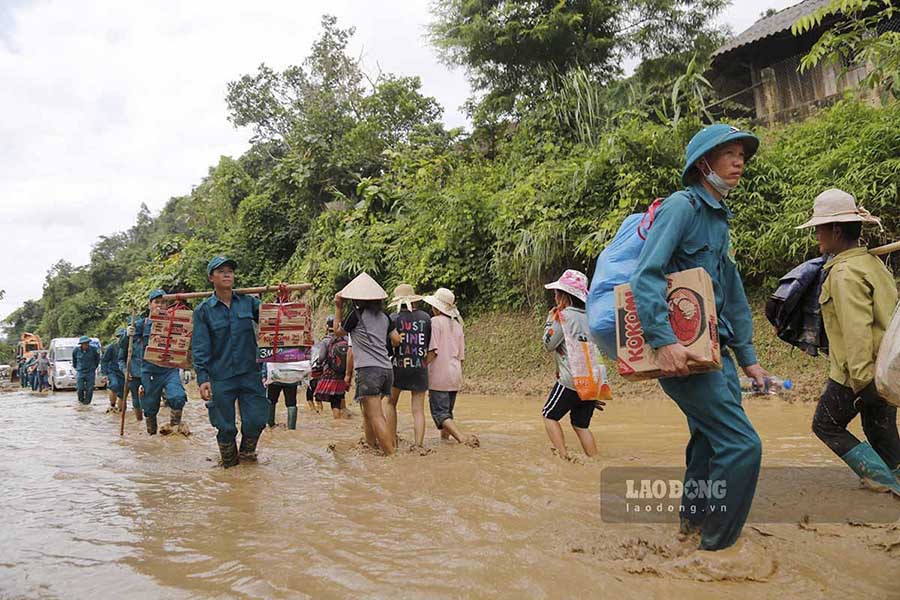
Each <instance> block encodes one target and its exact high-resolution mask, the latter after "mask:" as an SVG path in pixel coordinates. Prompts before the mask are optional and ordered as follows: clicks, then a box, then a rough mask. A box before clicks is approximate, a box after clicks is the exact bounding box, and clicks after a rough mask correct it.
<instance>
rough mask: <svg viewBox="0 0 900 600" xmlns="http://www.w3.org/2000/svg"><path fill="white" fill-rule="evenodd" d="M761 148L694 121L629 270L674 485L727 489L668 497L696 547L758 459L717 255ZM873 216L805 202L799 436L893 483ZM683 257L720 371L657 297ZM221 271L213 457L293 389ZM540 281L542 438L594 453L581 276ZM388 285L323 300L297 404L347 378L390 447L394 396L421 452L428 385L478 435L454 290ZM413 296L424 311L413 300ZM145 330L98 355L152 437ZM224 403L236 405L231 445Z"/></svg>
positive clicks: (175, 414)
mask: <svg viewBox="0 0 900 600" xmlns="http://www.w3.org/2000/svg"><path fill="white" fill-rule="evenodd" d="M758 148H759V140H758V139H757V138H756V137H755V136H754V135H753V134H751V133H748V132H745V131H741V130H740V129H738V128H735V127H731V126H729V125H725V124H716V125H712V126H710V127H707V128H706V129H704V130H702V131H701V132H699V133H698V134H697V135H696V136H695V137H694V138H693V139H692V140H691V142H690V143H689V145H688V147H687V149H686V152H685V166H684V169H683V171H682V174H681V175H682V182H683V184H684V186H685V187H684V189H683V190H681V191H678V192H675V193H674V194H672V195H671V196H669V197H668V198H666V199H665V200H664V201H663V202H662V205H661V206H660V208H659V209H658V211H657V212H656V216H655V222H654V225H653V227H652V229H650V230H649V232H648V234H647V239H646V243H645V245H644V247H643V250H642V251H641V254H640V258H639V260H638V265H637V268H636V269H635V270H634V272H633V274H632V276H631V279H630V284H631V288H632V290H633V293H634V298H635V303H636V307H637V311H638V314H639V316H640V322H641V324H642V327H643V331H644V335H645V338H646V341H647V343H648V344H649V345H650V346H651V347H652V348H654V350H655V352H656V358H657V361H658V363H659V366H660V368H661V370H662V372H663V377H662V378H661V379H660V385H661V387H662V389H663V391H664V392H665V393H666V394H667V395H668V396H669V397H670V398H672V400H674V401H675V403H676V404H677V405H678V407H679V408H680V409H681V411H682V412H683V413H684V414H685V416H686V418H687V425H688V430H689V436H690V437H689V441H688V443H687V447H686V450H685V455H686V463H687V468H686V472H685V482H686V483H687V482H689V481H694V482H698V481H715V482H724V489H725V490H727V491H726V493H725V497H724V498H723V499H721V500H717V502H719V503H720V504H722V505H723V506H721V507H720V508H719V509H718V510H708V508H709V506H708V502H709V500H708V499H706V498H704V497H702V496H697V497H695V498H683V499H682V505H683V506H682V510H681V515H682V519H681V533H682V534H683V535H685V536H691V535H697V536H698V538H699V547H700V548H701V549H704V550H720V549H723V548H727V547H729V546H731V545H733V544H734V543H735V541H736V540H737V539H738V537H739V535H740V533H741V530H742V528H743V525H744V523H745V521H746V519H747V515H748V513H749V511H750V508H751V504H752V501H753V497H754V494H755V490H756V484H757V479H758V476H759V472H760V464H761V459H762V443H761V441H760V437H759V435H757V432H756V430H755V429H754V427H753V425H752V423H751V422H750V419H749V418H748V417H747V414H746V413H745V411H744V407H743V405H742V395H741V385H740V381H739V377H738V369H739V368H740V369H741V370H742V371H743V372H744V373H745V374H746V375H747V376H748V377H750V378H752V379H754V380H756V381H757V382H758V384H759V385H760V386H761V387H763V386H765V379H766V378H767V377H768V374H767V373H766V371H765V369H763V367H762V366H760V364H759V361H758V360H757V356H756V351H755V349H754V344H753V322H752V318H751V312H750V306H749V303H748V301H747V297H746V294H745V292H744V287H743V284H742V281H741V276H740V274H739V272H738V267H737V264H736V262H735V259H734V256H733V254H732V252H731V241H730V234H729V221H730V219H731V217H732V213H731V210H730V208H729V207H728V205H727V203H726V198H727V196H728V194H729V192H730V191H732V190H733V189H734V188H735V187H737V185H738V184H739V182H740V179H741V177H742V175H743V173H744V167H745V164H746V162H747V161H748V160H750V159H751V158H752V156H753V155H754V154H755V153H756V151H757V149H758ZM877 222H878V221H877V219H875V218H874V217H872V216H871V215H870V214H869V213H868V212H866V211H865V210H864V209H861V208H858V207H857V205H856V202H855V200H854V198H853V197H852V196H851V195H849V194H847V193H845V192H842V191H840V190H828V191H826V192H824V193H823V194H821V195H820V196H819V197H818V198H816V199H815V201H814V203H813V218H812V219H811V220H810V221H809V222H807V223H805V224H802V225H800V226H799V227H815V231H816V237H817V239H818V242H819V247H820V250H821V252H822V253H823V254H827V255H829V256H830V260H829V261H828V262H827V264H826V266H825V269H826V273H827V277H826V279H825V283H824V285H823V287H822V291H821V296H820V298H819V300H820V304H821V307H822V315H823V318H824V326H825V330H826V332H827V335H828V338H829V341H830V350H831V351H830V354H829V373H828V381H827V384H826V386H825V391H824V392H823V394H822V397H821V399H820V400H819V403H818V407H817V409H816V413H815V418H814V420H813V431H814V432H815V434H816V435H817V436H818V437H819V438H821V439H822V440H823V441H824V442H825V443H826V444H827V445H828V447H829V448H831V449H832V450H833V451H834V452H835V453H836V454H837V455H838V456H840V457H841V458H842V459H843V460H844V461H845V462H846V463H847V464H848V465H849V466H850V468H851V469H853V471H854V472H855V473H857V474H858V475H859V476H860V478H862V479H863V480H864V481H865V482H867V483H868V484H869V485H870V486H871V487H873V488H874V489H878V490H881V491H885V490H887V491H891V492H893V493H894V494H895V495H897V496H900V483H898V476H900V437H898V432H897V423H896V408H894V407H893V406H891V405H889V404H887V403H886V402H885V401H884V400H883V399H882V398H881V397H880V396H879V393H878V390H877V389H876V388H875V383H874V365H875V360H876V354H877V351H878V347H879V343H880V341H881V338H882V337H883V335H884V332H885V329H886V328H887V326H888V322H889V321H890V318H891V314H892V312H893V310H894V307H895V306H896V304H897V289H896V285H895V282H894V279H893V276H892V275H891V274H890V273H889V272H888V270H887V268H886V267H885V265H884V264H883V263H882V262H881V261H880V260H879V259H877V258H875V257H872V256H870V255H869V254H868V252H867V250H866V248H865V246H863V245H862V243H861V242H860V239H861V226H862V225H863V224H865V223H877ZM696 267H702V268H703V269H705V270H706V272H707V273H708V274H709V276H710V277H711V278H712V282H713V286H714V289H715V304H716V310H717V316H718V335H719V341H720V344H721V348H722V368H721V370H717V371H713V372H705V373H692V372H691V370H690V364H691V362H692V361H693V360H695V359H697V358H699V357H696V356H694V355H693V354H692V353H691V351H690V350H688V349H687V348H685V347H684V346H682V345H681V344H679V343H678V342H677V340H676V337H675V335H674V334H673V331H672V328H671V325H670V322H669V308H668V304H667V299H666V298H667V281H666V276H667V275H668V274H671V273H675V272H679V271H684V270H687V269H691V268H696ZM236 268H237V264H236V263H235V261H233V260H231V259H229V258H227V257H224V256H217V257H215V258H213V259H212V260H211V261H210V262H209V264H208V266H207V276H208V279H209V281H210V283H211V284H212V286H213V288H214V291H213V294H212V295H211V296H210V297H209V298H208V299H206V300H205V301H204V302H203V303H202V304H200V305H199V306H198V307H197V308H196V309H195V310H194V313H193V325H194V328H193V340H192V352H193V368H194V371H195V372H196V376H197V382H198V384H199V388H200V395H201V397H202V399H203V400H204V402H205V403H206V408H207V410H208V412H209V421H210V423H211V424H212V425H213V427H215V428H216V430H217V440H218V446H219V449H220V454H221V458H222V464H223V466H225V467H231V466H234V465H237V464H238V463H239V462H240V461H242V460H252V459H255V456H256V450H257V444H258V442H259V438H260V435H261V434H262V432H263V430H264V429H265V427H266V425H267V424H268V425H270V426H274V424H275V419H274V416H275V403H276V402H277V399H278V397H279V395H281V394H283V395H284V396H285V402H286V405H287V407H288V425H289V427H291V428H294V427H295V426H296V411H297V408H296V386H294V389H293V392H291V390H290V389H285V388H290V387H291V386H290V385H287V386H285V385H276V384H274V383H271V382H267V383H269V386H270V389H269V394H268V397H267V394H266V390H265V389H264V380H265V379H266V371H265V370H263V372H262V377H261V372H260V366H259V364H258V363H257V356H258V352H257V338H256V333H255V329H254V322H258V321H259V308H260V300H259V299H258V298H256V297H253V296H248V295H242V294H238V293H235V292H234V291H233V289H234V272H235V269H236ZM547 287H548V288H549V289H552V290H553V291H554V295H555V296H554V297H555V303H556V306H555V307H554V309H553V310H552V311H551V313H550V315H549V316H548V320H547V324H546V326H545V329H544V335H543V343H544V347H545V348H546V349H547V350H548V351H551V352H553V353H554V356H555V357H556V362H557V379H556V382H555V384H554V386H553V389H552V390H551V392H550V395H549V396H548V398H547V401H546V403H545V405H544V407H543V410H542V414H543V417H544V422H545V425H546V429H547V433H548V436H549V438H550V440H551V442H552V443H553V446H554V447H555V448H556V450H557V451H558V452H559V453H560V454H561V455H562V456H566V455H567V451H566V448H565V440H564V436H563V432H562V429H561V428H560V426H559V421H560V420H561V419H562V418H563V417H564V416H565V415H566V414H569V415H570V419H571V423H572V426H573V427H574V429H575V432H576V434H577V436H578V439H579V441H580V442H581V445H582V448H583V449H584V451H585V453H586V454H588V455H595V454H597V447H596V442H595V440H594V437H593V435H592V434H591V432H590V430H589V429H588V427H589V425H590V420H591V416H592V414H593V411H594V410H595V409H602V407H603V403H602V402H599V401H592V402H585V401H584V400H583V399H582V398H579V396H578V395H577V394H576V393H575V390H574V387H575V386H574V384H573V381H572V376H571V373H570V372H569V369H568V357H567V356H566V344H564V343H562V342H563V336H564V335H566V333H567V331H566V328H569V329H571V331H569V332H568V333H569V334H572V335H580V336H588V335H589V331H588V327H587V323H586V319H585V316H584V313H585V303H586V300H587V297H588V280H587V277H586V276H585V275H584V274H582V273H580V272H578V271H575V270H568V271H566V272H565V273H564V274H563V276H562V277H561V278H560V279H559V280H558V281H555V282H553V283H550V284H548V285H547ZM163 295H164V292H163V291H162V290H154V291H153V292H151V293H150V296H149V301H150V304H151V306H152V305H153V304H154V303H162V302H163V298H162V297H163ZM387 298H388V295H387V293H386V292H385V291H384V290H383V289H382V288H381V286H380V285H378V283H376V282H375V281H374V280H372V279H371V278H370V277H369V276H368V275H365V274H362V275H360V276H359V277H357V278H356V279H355V280H353V281H352V282H351V283H350V284H349V285H348V286H347V287H346V288H344V290H342V291H341V292H340V293H338V294H337V295H336V296H335V299H334V316H333V317H330V318H329V319H328V321H327V331H328V332H327V335H326V337H325V338H324V339H323V340H322V341H321V342H320V343H319V344H317V347H316V348H315V349H314V355H316V356H317V357H318V359H319V363H316V360H315V358H314V360H313V362H314V366H313V373H312V380H311V382H310V385H309V389H308V392H307V400H308V401H309V402H310V406H311V407H315V406H321V405H322V404H325V403H328V404H330V406H331V408H332V411H333V413H334V415H335V417H338V418H339V417H341V416H342V414H343V411H344V409H345V406H346V404H345V403H346V401H345V395H346V393H347V391H348V390H349V389H350V387H351V383H352V382H353V381H354V377H355V398H356V400H357V401H358V402H359V405H360V409H361V413H362V417H363V429H364V432H365V439H366V442H367V444H368V445H369V446H370V447H372V448H377V449H380V451H381V452H383V453H384V454H386V455H390V454H392V453H394V452H395V451H396V447H397V439H398V438H397V403H398V400H399V397H400V395H401V394H402V393H403V392H404V391H408V392H410V393H411V402H412V415H413V424H414V445H413V448H418V449H423V450H424V436H425V413H424V401H425V396H426V394H427V395H428V400H429V406H430V411H431V416H432V419H433V421H434V423H435V425H436V427H437V428H438V429H439V430H440V432H441V437H442V438H445V439H449V438H452V439H454V440H456V441H457V442H459V443H462V444H468V445H470V446H477V445H478V444H479V440H478V438H477V437H475V436H473V435H471V434H468V435H467V434H465V433H463V431H462V430H461V427H460V425H459V424H458V423H457V421H456V419H455V418H454V408H455V405H456V400H457V394H458V392H459V390H460V388H461V384H462V364H463V361H464V359H465V338H464V335H463V324H462V318H461V316H460V313H459V310H458V309H457V307H456V304H455V297H454V295H453V293H452V292H451V291H450V290H448V289H445V288H441V289H439V290H437V291H436V292H435V293H434V294H431V295H427V296H419V295H417V294H416V293H415V290H414V289H413V288H412V286H409V285H406V284H404V285H401V286H398V287H397V289H396V290H395V292H394V295H393V298H392V300H391V302H390V306H391V307H393V308H394V309H395V311H394V312H393V313H392V314H388V313H386V312H385V310H384V301H385V300H386V299H387ZM423 303H424V304H426V305H428V307H429V308H430V311H429V312H426V311H424V310H422V309H421V307H422V304H423ZM563 321H565V323H566V326H565V327H562V326H561V324H562V323H563ZM148 335H149V322H148V320H147V319H138V320H137V321H136V322H135V323H133V324H131V325H129V327H128V328H127V329H122V330H120V331H119V345H118V356H117V357H113V356H110V357H109V358H107V357H105V356H104V359H103V364H104V365H108V372H109V374H110V381H111V386H113V385H114V386H116V387H114V388H113V389H114V390H115V393H116V394H118V395H119V396H121V392H122V386H123V384H124V380H125V377H124V370H125V365H124V359H123V357H124V353H123V349H125V348H127V343H128V338H129V336H131V337H133V340H134V341H133V350H132V362H131V378H130V382H131V383H130V385H131V395H132V398H133V403H134V407H135V411H136V414H137V415H138V417H139V418H140V416H141V414H142V413H143V417H144V419H145V420H146V425H147V431H148V433H150V434H151V435H152V434H155V433H156V431H157V414H158V411H159V406H160V398H161V396H162V394H163V393H165V397H166V401H167V403H168V406H169V409H170V414H171V417H170V419H171V422H170V426H171V427H175V428H177V427H178V426H179V424H180V423H181V409H182V407H183V406H184V403H185V400H186V395H185V392H184V388H183V386H182V384H181V381H180V378H179V377H178V372H177V369H167V368H161V367H157V366H155V365H153V364H149V363H148V362H147V361H142V360H141V358H140V357H141V350H140V349H141V348H142V346H143V343H144V341H145V340H146V338H147V337H148ZM85 339H86V338H85ZM82 348H84V345H82ZM84 352H85V354H84V357H83V358H81V359H80V360H82V361H84V362H83V363H82V364H84V365H86V368H88V367H90V364H91V361H93V360H94V357H92V356H91V355H90V352H89V349H88V348H85V349H84ZM97 358H98V359H99V357H97ZM316 364H318V366H316ZM114 365H115V367H114ZM113 381H115V383H114V384H113V383H112V382H113ZM273 385H275V387H274V388H273V387H272V386H273ZM85 393H86V394H89V393H88V392H85ZM79 394H81V392H79ZM79 399H80V400H81V399H82V396H81V395H79ZM88 401H89V395H88ZM236 403H237V405H238V406H239V407H240V415H241V422H240V427H241V439H240V444H238V443H237V434H238V430H237V425H236V410H235V404H236ZM857 414H861V415H862V422H863V429H864V431H865V434H866V437H867V438H868V443H867V442H860V441H859V440H858V439H857V438H856V437H854V436H853V435H852V434H851V433H850V432H849V431H848V430H847V425H848V424H849V422H850V421H851V420H852V419H853V418H854V417H855V416H856V415H857ZM685 487H686V488H687V485H686V486H685ZM720 489H722V488H720Z"/></svg>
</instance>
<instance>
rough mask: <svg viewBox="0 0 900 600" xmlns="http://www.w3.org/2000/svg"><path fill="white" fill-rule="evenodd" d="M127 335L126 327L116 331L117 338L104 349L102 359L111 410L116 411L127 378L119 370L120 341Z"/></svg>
mask: <svg viewBox="0 0 900 600" xmlns="http://www.w3.org/2000/svg"><path fill="white" fill-rule="evenodd" d="M123 335H125V329H123V328H121V327H120V328H119V329H118V331H116V339H115V341H113V342H110V343H109V344H108V345H107V346H106V350H104V351H103V357H102V358H101V359H100V373H102V374H103V375H106V380H107V384H106V388H107V390H108V391H109V406H110V408H109V410H108V411H107V412H110V411H115V410H116V407H117V406H118V400H119V399H120V398H121V397H122V393H123V392H124V383H125V378H124V377H123V375H122V371H120V370H119V342H120V341H121V339H122V336H123Z"/></svg>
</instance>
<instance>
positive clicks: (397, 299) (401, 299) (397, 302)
mask: <svg viewBox="0 0 900 600" xmlns="http://www.w3.org/2000/svg"><path fill="white" fill-rule="evenodd" d="M423 298H424V297H423V296H420V295H419V294H417V293H416V289H415V288H414V287H413V286H411V285H409V284H408V283H401V284H400V285H398V286H397V287H395V288H394V297H393V298H391V303H390V304H389V305H388V306H404V305H405V306H406V307H407V308H410V307H411V305H412V303H413V302H421V301H422V300H423Z"/></svg>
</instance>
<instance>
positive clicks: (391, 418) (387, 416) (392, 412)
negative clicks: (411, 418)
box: [381, 387, 400, 440]
mask: <svg viewBox="0 0 900 600" xmlns="http://www.w3.org/2000/svg"><path fill="white" fill-rule="evenodd" d="M399 401H400V390H399V388H395V387H392V388H391V397H390V398H385V399H384V402H383V403H382V407H381V408H382V410H383V411H384V420H385V421H386V422H387V426H388V431H390V433H391V437H392V438H393V439H395V440H397V439H398V438H397V402H399Z"/></svg>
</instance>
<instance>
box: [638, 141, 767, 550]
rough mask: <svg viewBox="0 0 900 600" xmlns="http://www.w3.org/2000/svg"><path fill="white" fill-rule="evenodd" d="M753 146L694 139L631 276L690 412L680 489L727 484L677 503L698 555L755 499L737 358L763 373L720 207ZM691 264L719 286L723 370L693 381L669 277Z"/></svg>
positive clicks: (669, 385)
mask: <svg viewBox="0 0 900 600" xmlns="http://www.w3.org/2000/svg"><path fill="white" fill-rule="evenodd" d="M758 148H759V140H758V139H757V138H756V137H755V136H754V135H752V134H750V133H747V132H744V131H740V130H739V129H737V128H735V127H731V126H729V125H724V124H716V125H712V126H709V127H707V128H706V129H704V130H702V131H701V132H699V133H698V134H697V135H696V136H694V138H693V139H692V140H691V142H690V144H688V147H687V151H686V157H685V166H684V170H683V172H682V182H683V183H684V185H685V186H686V187H685V189H684V190H682V191H680V192H676V193H674V194H672V195H671V196H669V197H668V198H666V200H665V201H664V202H663V204H662V206H661V207H660V209H659V210H658V211H657V213H656V218H655V221H654V223H653V226H652V227H651V229H650V231H649V233H648V235H647V241H646V244H645V246H644V248H643V250H642V252H641V255H640V259H639V261H638V266H637V268H636V269H635V271H634V273H633V274H632V277H631V287H632V290H633V292H634V297H635V304H636V306H637V311H638V316H639V317H640V320H641V325H642V326H643V329H644V335H645V337H646V340H647V343H648V344H649V345H650V346H651V347H653V348H654V349H655V350H656V353H657V359H658V362H659V365H660V368H661V369H662V371H663V372H664V373H665V376H664V378H662V379H660V385H661V386H662V388H663V391H665V393H666V394H667V395H668V396H669V397H671V398H672V399H673V400H674V401H675V402H676V403H677V404H678V407H679V408H680V409H681V410H682V412H684V414H685V415H686V416H687V423H688V428H689V429H690V434H691V437H690V441H689V443H688V445H687V449H686V462H687V470H686V472H685V490H697V489H698V488H697V486H698V485H701V486H702V485H703V483H704V482H710V483H711V484H715V483H716V482H724V484H725V485H724V486H723V485H721V484H719V485H717V487H715V488H714V489H716V490H718V491H719V493H721V492H722V491H723V490H724V492H725V493H724V497H723V498H718V497H715V498H710V497H708V496H709V494H696V493H695V494H685V496H684V498H683V499H682V513H681V517H682V522H681V527H682V532H683V533H684V534H691V533H700V548H701V549H703V550H720V549H723V548H727V547H729V546H731V545H733V544H734V543H735V541H737V539H738V537H739V536H740V533H741V529H742V528H743V526H744V522H745V521H746V519H747V514H748V513H749V512H750V506H751V504H752V502H753V495H754V493H755V490H756V481H757V478H758V476H759V468H760V461H761V455H762V444H761V442H760V439H759V436H758V435H757V433H756V431H755V430H754V428H753V425H752V424H751V423H750V420H749V419H748V418H747V415H746V414H745V413H744V409H743V406H742V405H741V386H740V381H739V379H738V372H737V368H736V365H735V360H736V361H737V364H738V365H739V366H740V367H741V368H742V369H743V371H744V373H745V374H746V375H747V376H748V377H752V378H754V379H756V380H757V381H758V382H759V383H760V385H763V380H764V378H765V377H766V376H767V374H766V372H765V370H763V368H762V367H760V365H759V363H758V361H757V359H756V351H755V349H754V347H753V321H752V319H751V316H750V307H749V305H748V303H747V297H746V295H745V293H744V286H743V283H742V282H741V276H740V274H739V273H738V268H737V265H736V264H735V261H734V258H733V257H732V255H731V248H730V238H729V226H728V221H729V220H730V219H731V216H732V213H731V210H730V209H729V208H728V205H727V204H726V202H725V198H726V196H727V195H728V192H729V191H731V190H732V189H734V188H735V187H736V186H737V185H738V182H739V181H740V179H741V176H742V175H743V171H744V164H745V162H746V161H747V160H749V159H750V158H751V157H752V156H753V154H754V153H755V152H756V150H757V149H758ZM694 267H703V268H704V269H705V270H706V272H707V273H709V275H710V277H711V278H712V281H713V286H714V288H715V301H716V310H717V315H718V330H719V331H718V333H719V340H720V342H721V347H722V370H721V371H715V372H712V373H702V374H694V375H691V374H690V373H689V371H688V361H689V360H690V359H695V358H697V357H694V356H693V355H692V354H691V352H690V351H689V350H687V349H686V348H685V347H684V346H682V345H681V344H679V343H678V342H677V339H676V338H675V335H674V333H673V331H672V327H671V325H670V324H669V309H668V303H667V299H666V296H667V289H666V275H667V274H669V273H675V272H678V271H683V270H686V269H691V268H694ZM732 354H733V355H734V358H732ZM713 503H715V505H716V506H715V507H713V506H712V504H713ZM714 508H715V510H714Z"/></svg>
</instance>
